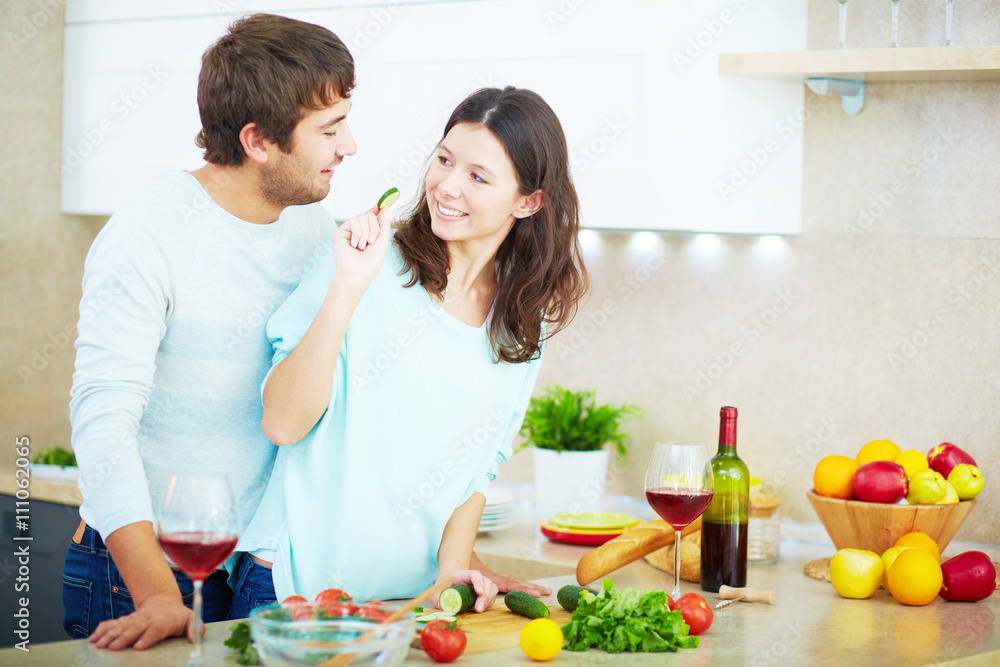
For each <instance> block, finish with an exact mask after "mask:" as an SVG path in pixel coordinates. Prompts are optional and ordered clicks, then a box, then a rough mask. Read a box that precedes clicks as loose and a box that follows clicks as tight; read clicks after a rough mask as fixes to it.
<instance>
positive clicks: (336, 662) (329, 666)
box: [318, 579, 451, 667]
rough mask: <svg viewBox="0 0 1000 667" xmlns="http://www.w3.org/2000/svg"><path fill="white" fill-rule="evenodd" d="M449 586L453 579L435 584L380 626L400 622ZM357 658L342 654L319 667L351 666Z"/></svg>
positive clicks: (367, 635)
mask: <svg viewBox="0 0 1000 667" xmlns="http://www.w3.org/2000/svg"><path fill="white" fill-rule="evenodd" d="M449 586H451V579H445V580H444V581H439V582H438V583H436V584H434V585H433V586H431V587H430V588H428V589H427V590H426V591H424V592H423V593H421V594H420V595H418V596H417V597H415V598H413V599H412V600H410V601H409V602H407V603H406V604H404V605H403V606H402V607H400V608H399V609H397V610H396V611H394V612H392V613H391V614H389V616H388V617H387V618H386V619H385V620H384V621H382V622H381V623H379V625H385V624H387V623H395V622H396V621H398V620H399V619H400V618H402V617H403V614H405V613H406V612H408V611H411V610H412V609H413V608H414V607H416V606H417V605H418V604H420V603H421V602H423V601H425V600H426V599H427V598H429V597H430V596H432V595H434V594H435V593H440V592H441V591H443V590H444V589H446V588H448V587H449ZM375 634H376V631H375V630H369V631H368V632H366V633H364V634H363V635H361V636H360V637H358V638H357V639H355V640H354V642H352V643H360V642H366V641H368V640H369V639H371V638H372V637H374V636H375ZM356 657H358V654H357V653H341V654H340V655H335V656H333V657H332V658H330V659H329V660H327V661H326V662H321V663H320V664H319V665H318V667H344V665H348V664H350V662H351V661H352V660H354V659H355V658H356Z"/></svg>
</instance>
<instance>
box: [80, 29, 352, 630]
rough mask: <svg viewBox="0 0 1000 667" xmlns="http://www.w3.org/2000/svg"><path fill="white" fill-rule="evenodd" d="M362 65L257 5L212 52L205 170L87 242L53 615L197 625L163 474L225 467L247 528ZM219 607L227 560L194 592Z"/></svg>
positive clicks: (203, 98) (143, 201)
mask: <svg viewBox="0 0 1000 667" xmlns="http://www.w3.org/2000/svg"><path fill="white" fill-rule="evenodd" d="M353 87H354V62H353V59H352V57H351V54H350V53H349V52H348V50H347V48H346V47H345V46H344V44H343V43H342V42H341V41H340V39H338V38H337V36H336V35H334V34H333V33H332V32H330V31H329V30H327V29H325V28H322V27H319V26H315V25H311V24H307V23H303V22H300V21H294V20H292V19H288V18H283V17H279V16H273V15H267V14H258V15H253V16H250V17H248V18H245V19H242V20H239V21H237V22H236V23H234V24H233V25H232V26H231V27H230V29H229V31H228V33H227V34H226V35H225V36H223V37H222V38H221V39H219V41H218V42H216V43H215V44H214V45H212V46H211V47H210V48H209V49H208V51H207V52H206V53H205V54H204V57H203V59H202V69H201V73H200V76H199V81H198V106H199V111H200V114H201V121H202V130H201V132H200V133H199V135H198V145H199V146H200V147H202V148H204V149H205V160H206V164H205V165H204V166H202V167H201V168H199V169H197V170H195V171H193V172H176V173H172V174H168V175H165V176H162V177H160V178H157V179H155V180H153V181H152V182H151V183H149V184H147V185H146V186H144V187H143V188H142V189H140V190H139V191H138V192H137V193H136V194H135V195H133V196H132V197H131V199H129V201H127V202H126V203H125V205H124V206H123V207H122V208H121V209H120V210H119V211H118V212H117V213H116V214H115V215H114V216H112V218H111V219H110V220H109V221H108V223H107V225H106V226H105V228H104V229H103V230H102V231H101V233H100V234H98V236H97V238H96V239H95V241H94V244H93V246H92V248H91V250H90V252H89V254H88V256H87V261H86V264H85V268H84V277H83V299H82V301H81V305H80V323H79V338H78V340H77V343H76V347H77V357H76V372H75V374H74V376H73V388H72V391H71V401H70V419H71V422H72V428H73V432H72V445H73V449H74V451H75V452H76V455H77V458H78V460H79V463H80V469H81V470H80V472H81V476H80V490H81V493H82V494H83V505H82V507H81V508H80V516H81V518H82V519H83V521H82V522H81V525H80V529H79V530H77V533H76V535H74V536H73V540H72V542H71V544H70V545H69V550H68V553H67V559H66V570H65V573H64V586H63V601H64V605H65V607H66V618H65V621H64V626H65V628H66V630H67V632H69V633H70V634H71V635H72V636H73V637H85V636H88V635H89V636H90V638H91V641H92V642H95V643H96V644H97V646H99V647H110V648H112V649H121V648H125V647H128V646H134V647H135V648H136V649H144V648H148V647H150V646H152V645H154V644H156V643H157V642H159V641H160V640H162V639H164V638H165V637H170V636H176V635H182V634H185V633H187V634H189V636H190V632H191V622H192V612H191V610H190V609H189V608H187V607H186V606H185V597H187V598H188V604H190V602H189V596H190V593H191V590H192V585H191V582H190V580H189V579H188V578H187V577H186V576H185V575H183V574H182V573H181V572H180V571H178V570H176V569H172V568H171V566H170V564H169V563H168V562H167V561H166V559H165V558H164V556H163V554H162V552H161V550H160V548H159V545H158V544H157V541H156V535H155V532H154V526H153V521H154V519H155V515H156V512H157V511H158V510H159V509H160V506H161V505H162V500H163V493H164V489H165V485H166V482H167V479H168V478H169V476H170V475H171V474H172V473H183V472H184V471H224V472H226V473H227V474H228V475H229V477H230V480H231V482H232V486H233V490H234V492H235V495H236V498H237V503H238V507H239V511H240V517H239V518H240V528H241V529H242V528H243V527H244V526H245V525H246V523H247V522H248V521H249V520H250V518H251V516H252V515H253V512H254V510H255V508H256V506H257V503H258V501H259V499H260V496H261V493H262V492H263V490H264V488H265V485H266V483H267V479H268V476H269V474H270V470H271V467H272V465H273V462H274V456H275V451H276V447H275V446H274V445H272V444H271V443H270V442H268V440H267V438H266V437H265V436H264V434H263V432H262V431H261V429H260V421H261V415H262V407H261V399H260V393H259V392H260V386H261V383H262V381H263V379H264V376H265V375H266V373H267V371H268V369H269V368H270V365H271V348H270V345H269V344H268V341H267V338H266V337H265V335H264V323H265V322H266V321H267V319H268V317H269V316H270V315H271V313H272V312H273V311H274V309H275V308H277V306H278V305H280V304H281V302H282V301H283V300H284V299H285V297H286V296H288V294H290V293H291V291H292V289H293V288H294V287H295V285H296V284H297V282H298V280H299V278H300V276H301V274H302V272H303V271H304V269H305V267H306V264H307V262H308V260H309V258H310V257H311V256H312V254H313V252H314V251H315V249H316V247H317V246H318V245H319V243H321V242H322V241H323V240H324V239H326V238H328V237H329V235H330V234H331V233H332V232H333V231H334V229H335V225H334V223H333V221H332V219H331V218H330V216H329V215H328V213H327V212H326V211H325V209H323V208H322V206H321V205H320V204H317V203H315V202H319V201H320V200H322V199H323V198H324V197H326V195H327V193H328V192H329V190H330V178H331V177H332V175H333V171H334V168H335V167H337V166H338V165H339V164H340V163H341V162H342V161H343V159H344V157H345V156H347V155H353V154H354V153H355V151H356V146H355V143H354V139H353V137H352V135H351V130H350V128H349V127H348V124H347V114H348V111H349V110H350V105H351V100H350V94H351V90H352V88H353ZM204 593H205V605H204V617H205V620H206V621H213V620H222V619H225V618H227V616H228V613H229V606H230V603H231V600H232V590H231V589H230V588H229V587H228V585H227V583H226V573H225V572H224V571H219V572H216V573H215V574H213V575H212V576H211V577H210V578H209V579H208V580H207V581H206V582H205V587H204Z"/></svg>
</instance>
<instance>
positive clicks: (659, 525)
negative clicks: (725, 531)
mask: <svg viewBox="0 0 1000 667" xmlns="http://www.w3.org/2000/svg"><path fill="white" fill-rule="evenodd" d="M696 530H701V517H698V518H697V519H695V520H694V521H692V522H691V523H690V525H688V527H687V528H685V529H684V531H683V532H682V533H681V536H682V537H683V536H684V535H689V534H691V533H693V532H695V531H696ZM673 543H674V529H673V528H671V527H670V525H669V524H667V522H666V521H664V520H663V519H653V520H652V521H647V522H646V523H644V524H641V525H638V526H635V527H634V528H629V529H628V530H626V531H625V532H624V533H622V534H621V535H619V536H618V537H616V538H614V539H613V540H610V541H608V542H605V543H604V544H602V545H601V546H599V547H597V548H596V549H594V550H592V551H590V552H588V553H586V554H584V555H583V557H582V558H581V559H580V562H579V563H577V564H576V580H577V582H578V583H579V584H580V585H581V586H585V585H587V584H589V583H590V582H592V581H596V580H597V579H600V578H601V577H603V576H604V575H606V574H608V573H610V572H614V571H615V570H617V569H618V568H620V567H623V566H625V565H628V564H629V563H631V562H632V561H636V560H639V559H640V558H642V557H643V556H645V555H646V554H649V553H652V552H654V551H656V550H657V549H662V548H663V547H665V546H669V545H671V544H673Z"/></svg>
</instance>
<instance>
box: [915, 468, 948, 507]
mask: <svg viewBox="0 0 1000 667" xmlns="http://www.w3.org/2000/svg"><path fill="white" fill-rule="evenodd" d="M946 495H948V482H947V480H945V478H944V477H942V476H941V473H939V472H935V471H934V470H931V469H930V468H928V469H927V470H921V471H920V472H918V473H917V474H916V475H914V476H913V477H911V478H910V484H909V486H908V487H907V492H906V502H908V503H910V504H911V505H933V504H934V503H936V502H938V501H939V500H943V499H944V497H945V496H946Z"/></svg>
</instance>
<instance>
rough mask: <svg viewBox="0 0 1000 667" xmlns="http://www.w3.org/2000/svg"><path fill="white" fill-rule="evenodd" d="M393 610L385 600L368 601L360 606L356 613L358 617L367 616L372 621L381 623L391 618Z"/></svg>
mask: <svg viewBox="0 0 1000 667" xmlns="http://www.w3.org/2000/svg"><path fill="white" fill-rule="evenodd" d="M390 614H392V611H390V609H389V608H388V607H387V606H386V604H385V603H384V602H379V601H375V602H366V603H365V604H363V605H361V606H359V607H358V609H357V611H356V612H355V613H354V615H355V616H356V617H358V618H366V619H368V620H370V621H375V622H376V623H381V622H382V621H384V620H385V619H387V618H389V615H390Z"/></svg>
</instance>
